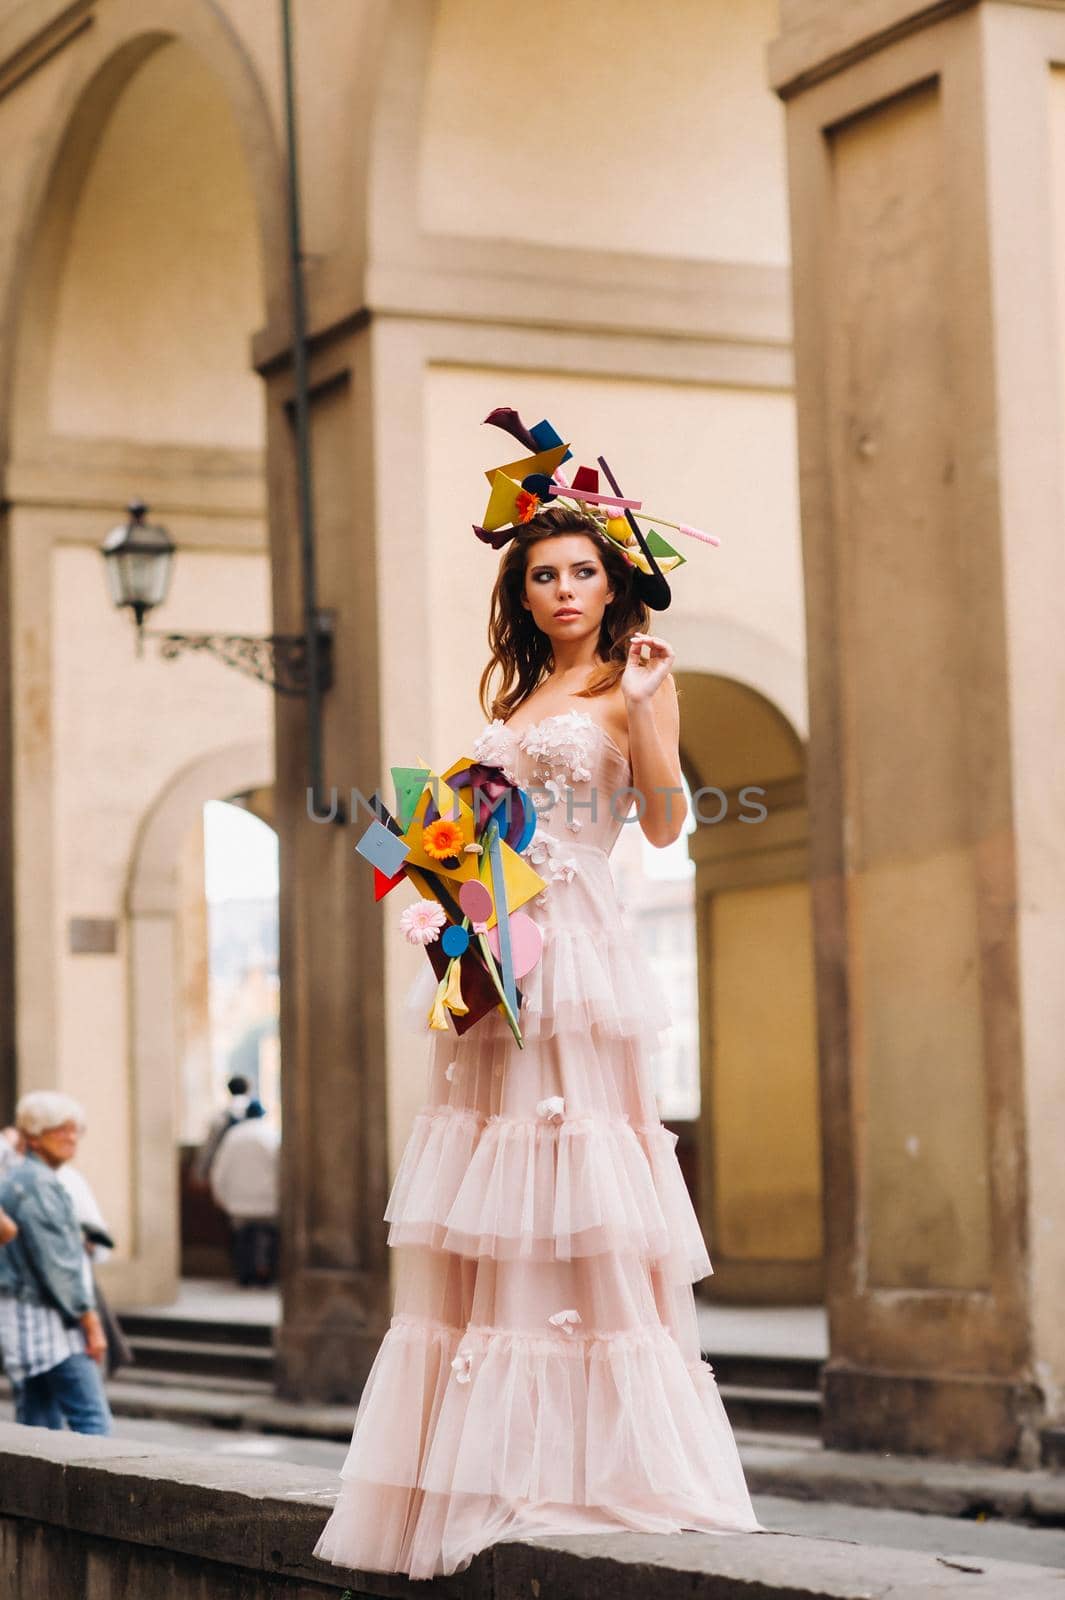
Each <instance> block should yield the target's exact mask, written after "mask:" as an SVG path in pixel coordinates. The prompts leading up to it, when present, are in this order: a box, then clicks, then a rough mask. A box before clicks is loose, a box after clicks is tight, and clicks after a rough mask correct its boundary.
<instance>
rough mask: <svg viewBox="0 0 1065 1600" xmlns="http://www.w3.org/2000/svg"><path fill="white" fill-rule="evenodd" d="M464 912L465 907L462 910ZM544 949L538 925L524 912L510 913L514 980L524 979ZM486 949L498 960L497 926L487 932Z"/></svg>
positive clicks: (542, 937)
mask: <svg viewBox="0 0 1065 1600" xmlns="http://www.w3.org/2000/svg"><path fill="white" fill-rule="evenodd" d="M462 909H463V910H465V909H466V908H465V906H463V908H462ZM543 947H544V936H543V934H542V933H541V931H540V926H539V924H538V923H536V922H534V921H533V919H532V917H527V916H526V915H525V913H524V911H512V912H511V914H510V956H511V960H512V961H513V963H514V976H515V978H524V976H525V974H526V973H527V972H531V971H532V969H533V967H535V965H536V963H537V962H538V961H539V959H540V952H541V950H542V949H543ZM488 948H489V949H490V950H491V952H492V954H493V955H494V956H495V958H496V960H497V961H498V960H499V926H498V924H497V925H496V926H495V927H494V928H489V930H488Z"/></svg>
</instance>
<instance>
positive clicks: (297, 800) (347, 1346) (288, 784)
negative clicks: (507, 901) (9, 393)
mask: <svg viewBox="0 0 1065 1600" xmlns="http://www.w3.org/2000/svg"><path fill="white" fill-rule="evenodd" d="M257 364H258V366H259V370H260V371H261V372H262V373H263V375H264V376H265V377H266V379H267V384H268V391H269V407H268V409H269V420H268V478H269V489H270V495H269V498H270V517H271V546H272V553H273V585H274V625H275V628H276V629H277V631H278V632H287V633H292V632H300V631H301V630H302V617H301V605H302V599H301V597H302V582H301V575H300V565H299V541H298V532H297V530H298V521H297V515H296V489H295V484H296V477H295V474H296V456H295V436H294V429H293V425H292V420H291V409H290V408H291V399H292V375H291V367H290V364H289V351H288V349H287V342H286V341H285V340H284V339H283V338H282V339H280V340H279V343H278V345H277V347H276V348H268V347H267V336H265V335H264V336H262V337H261V338H260V340H259V341H257ZM369 365H370V333H369V330H368V329H366V328H365V327H358V326H356V325H355V323H354V321H353V320H348V321H341V322H338V323H334V324H332V326H331V328H330V329H328V331H327V330H322V332H321V333H320V335H319V337H318V338H317V339H316V342H315V349H314V352H313V358H312V371H311V378H312V402H311V429H312V456H313V472H314V501H315V515H316V522H317V541H316V543H317V557H318V586H319V602H320V604H321V605H322V606H323V607H325V608H329V609H332V610H333V611H335V614H336V636H335V683H334V686H333V688H332V689H331V690H330V692H329V693H328V695H327V696H326V697H325V703H324V748H325V785H326V793H327V795H328V793H329V789H330V787H331V786H335V787H336V789H337V790H338V801H339V802H340V803H341V804H342V805H343V806H344V808H345V810H346V809H347V805H348V799H349V794H350V790H351V788H352V787H353V786H354V787H360V788H362V789H363V790H364V792H366V793H369V792H370V791H371V790H372V789H373V787H374V786H375V785H376V784H377V782H378V781H379V779H380V711H379V642H378V626H377V601H376V584H377V577H376V559H375V538H374V510H373V507H374V473H373V462H372V448H371V428H370V404H369V393H370V374H369ZM276 729H277V781H276V826H277V831H278V837H279V846H280V866H281V887H280V925H281V1077H282V1104H283V1108H284V1139H283V1166H282V1190H283V1194H282V1207H283V1211H282V1238H283V1265H282V1274H283V1281H282V1294H283V1307H284V1313H283V1324H282V1327H281V1330H280V1338H279V1349H278V1355H279V1365H278V1378H279V1386H280V1389H281V1391H282V1392H283V1393H286V1394H290V1395H293V1396H298V1397H301V1398H308V1399H314V1398H316V1399H322V1400H344V1399H349V1400H350V1399H354V1398H355V1397H356V1396H357V1394H358V1392H359V1390H360V1389H361V1386H362V1384H363V1382H364V1380H365V1378H366V1374H367V1372H368V1370H369V1367H370V1364H371V1362H372V1360H373V1357H374V1355H375V1353H376V1350H377V1346H378V1344H379V1343H380V1340H381V1336H382V1334H383V1332H384V1329H385V1326H386V1325H387V1320H388V1310H389V1264H388V1260H387V1250H386V1244H385V1228H384V1226H383V1224H382V1222H381V1217H382V1214H383V1212H384V1208H385V1203H386V1200H387V1181H388V1165H387V1144H386V1104H385V1102H386V1094H385V1061H386V1048H385V1045H386V1038H385V1012H384V998H383V994H384V980H383V974H384V965H383V954H382V940H383V937H384V934H383V928H384V924H385V919H384V918H383V917H382V915H381V911H380V908H379V907H376V906H375V904H374V900H373V895H372V891H371V889H370V886H369V873H368V869H367V868H366V866H365V864H364V863H363V862H362V861H361V860H359V858H358V857H356V855H355V853H354V843H355V840H356V838H357V837H358V832H359V828H356V827H345V826H342V825H337V824H331V825H329V824H325V823H316V822H314V821H312V820H311V819H310V817H309V814H308V806H307V784H308V764H307V704H306V701H304V700H297V699H287V698H284V697H282V696H278V698H277V724H276ZM359 821H360V825H361V826H364V825H365V818H364V817H363V818H361V819H359Z"/></svg>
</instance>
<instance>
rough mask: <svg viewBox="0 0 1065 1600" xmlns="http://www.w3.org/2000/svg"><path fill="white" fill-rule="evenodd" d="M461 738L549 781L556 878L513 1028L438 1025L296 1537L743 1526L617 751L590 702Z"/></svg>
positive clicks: (431, 1570)
mask: <svg viewBox="0 0 1065 1600" xmlns="http://www.w3.org/2000/svg"><path fill="white" fill-rule="evenodd" d="M474 754H475V756H476V758H477V759H478V760H480V761H483V762H486V763H491V764H494V765H498V766H502V767H503V768H504V769H505V770H506V771H507V772H508V774H509V775H510V776H512V777H513V778H514V779H515V780H516V781H518V782H519V783H524V784H541V785H545V784H546V785H547V786H548V788H549V791H550V793H552V794H555V793H558V794H559V795H560V798H559V800H558V801H557V802H556V804H555V805H554V807H553V808H552V810H551V811H550V813H549V814H545V815H542V816H541V820H540V823H539V825H538V828H537V832H536V835H535V836H534V839H533V841H532V844H531V845H530V846H529V848H528V850H527V852H526V854H527V856H528V858H529V860H530V861H531V862H532V864H533V865H534V866H535V867H536V870H537V871H538V872H539V873H540V875H541V877H543V878H544V879H545V880H547V882H548V885H549V887H548V890H547V891H546V892H545V893H544V894H542V895H540V896H538V897H537V899H536V900H535V901H533V902H532V903H531V904H530V905H528V906H527V907H526V908H525V909H526V910H527V911H529V912H530V914H531V915H533V916H535V917H536V919H537V920H538V921H539V922H540V924H541V926H542V928H543V934H544V949H543V955H542V958H541V960H540V963H539V965H538V966H537V967H536V968H535V969H534V971H533V972H532V973H530V974H529V975H528V976H527V977H526V978H525V979H524V980H522V982H521V985H520V987H521V989H522V991H523V994H524V1003H523V1006H522V1010H521V1021H522V1031H523V1034H524V1037H525V1048H524V1050H519V1049H518V1047H517V1045H516V1043H515V1041H514V1040H513V1038H512V1036H511V1034H510V1032H509V1030H508V1029H507V1026H506V1024H505V1022H504V1020H503V1018H502V1017H501V1016H500V1015H499V1014H498V1013H493V1014H492V1015H491V1016H489V1017H486V1018H484V1019H483V1020H482V1021H481V1022H479V1023H477V1025H476V1026H475V1027H474V1028H472V1029H471V1030H470V1032H469V1033H467V1034H466V1035H465V1036H464V1037H463V1038H462V1039H461V1040H460V1039H458V1038H457V1037H456V1036H455V1035H454V1033H451V1032H449V1033H447V1034H443V1033H439V1034H434V1035H433V1036H432V1039H433V1042H432V1047H431V1053H430V1065H429V1094H428V1101H427V1103H426V1105H425V1106H424V1108H423V1109H422V1111H421V1112H420V1113H419V1115H418V1117H417V1120H416V1122H415V1124H414V1128H413V1130H412V1132H411V1135H410V1139H409V1141H408V1143H407V1146H406V1149H405V1152H404V1155H403V1158H402V1161H401V1163H400V1167H399V1170H398V1172H397V1174H396V1180H395V1184H394V1187H393V1189H392V1194H391V1197H390V1199H389V1202H388V1207H387V1209H386V1212H385V1217H386V1219H387V1221H388V1222H389V1223H390V1225H391V1226H390V1231H389V1243H390V1244H391V1245H392V1246H393V1247H394V1248H395V1251H396V1255H395V1264H396V1269H397V1270H396V1277H395V1306H394V1315H393V1317H392V1321H391V1325H390V1327H389V1329H388V1331H387V1333H386V1334H385V1337H384V1339H383V1341H382V1343H381V1347H380V1349H379V1351H378V1353H377V1356H376V1359H375V1361H374V1364H373V1367H372V1369H371V1372H370V1375H369V1377H368V1379H367V1382H366V1387H365V1390H364V1393H363V1397H362V1402H361V1405H360V1407H359V1412H358V1416H357V1419H356V1423H355V1430H354V1433H353V1436H352V1441H351V1448H350V1450H349V1452H348V1456H347V1460H346V1462H345V1464H344V1467H343V1469H342V1472H341V1479H342V1482H341V1488H340V1493H339V1496H338V1499H337V1503H336V1507H335V1509H334V1511H333V1513H332V1516H331V1517H330V1519H329V1522H328V1524H327V1526H326V1528H325V1530H324V1532H323V1533H322V1536H321V1539H320V1540H319V1542H318V1544H317V1546H316V1548H315V1554H316V1555H318V1556H320V1557H322V1558H324V1559H325V1560H327V1561H331V1562H335V1563H336V1564H338V1565H341V1566H346V1567H354V1568H359V1569H363V1570H367V1569H368V1570H370V1571H381V1572H403V1573H407V1574H409V1575H410V1576H411V1577H413V1578H429V1577H432V1576H434V1575H436V1574H440V1573H451V1572H454V1571H456V1570H458V1569H460V1568H462V1567H465V1566H466V1565H468V1563H469V1562H470V1560H471V1559H472V1557H473V1556H474V1555H475V1554H476V1553H477V1551H479V1550H482V1549H484V1547H485V1546H486V1545H490V1544H494V1543H496V1542H498V1541H499V1540H502V1539H516V1538H522V1537H524V1536H527V1535H536V1534H548V1533H556V1534H560V1533H600V1532H615V1533H616V1532H618V1531H619V1530H622V1529H635V1530H639V1531H642V1532H652V1533H674V1532H679V1531H680V1530H682V1529H698V1530H702V1531H704V1532H711V1533H723V1532H739V1531H750V1530H753V1529H756V1528H757V1527H758V1523H757V1521H756V1518H755V1515H754V1512H753V1510H752V1508H751V1501H750V1497H749V1495H748V1492H747V1486H746V1483H745V1481H744V1476H743V1470H742V1467H741V1465H740V1461H739V1456H738V1454H737V1451H736V1445H735V1442H734V1440H733V1437H732V1430H731V1428H730V1427H729V1423H728V1420H727V1418H726V1416H725V1412H724V1409H723V1406H722V1403H721V1399H720V1397H719V1395H718V1391H717V1386H716V1384H715V1382H714V1379H713V1375H712V1373H711V1370H710V1368H709V1367H708V1366H707V1365H706V1363H705V1362H703V1361H702V1360H701V1359H700V1353H699V1336H698V1330H697V1326H696V1315H695V1297H694V1294H693V1291H692V1283H693V1282H694V1281H695V1280H696V1279H699V1278H702V1277H704V1276H705V1275H706V1274H707V1273H709V1272H710V1270H711V1268H710V1261H709V1259H708V1256H707V1253H706V1247H705V1245H704V1242H703V1238H702V1234H701V1233H700V1230H699V1225H698V1222H697V1221H696V1218H695V1214H694V1212H693V1210H692V1206H691V1202H690V1200H689V1198H688V1193H687V1190H686V1188H685V1185H684V1181H683V1179H682V1177H681V1173H680V1168H679V1166H678V1164H677V1158H676V1155H675V1152H674V1147H675V1143H676V1139H675V1136H674V1135H672V1134H670V1133H668V1132H667V1131H666V1129H665V1128H663V1126H662V1123H661V1120H660V1118H659V1116H658V1112H657V1109H656V1105H655V1098H654V1092H653V1088H652V1079H651V1070H650V1065H649V1061H650V1056H651V1054H652V1051H653V1048H654V1045H655V1043H656V1041H657V1038H658V1035H659V1034H660V1032H661V1031H662V1029H663V1028H664V1027H665V1026H666V1024H667V1018H666V1017H665V1015H664V1014H663V1003H662V1000H661V998H660V995H659V993H658V990H657V988H656V984H655V981H654V979H653V977H652V976H651V974H650V971H649V969H648V967H647V966H646V965H645V962H644V959H643V957H642V953H641V951H640V950H639V948H638V946H637V944H636V942H635V939H634V937H633V936H632V935H631V934H630V933H629V932H628V931H627V929H626V928H625V927H624V926H623V924H622V921H621V917H620V912H619V908H618V904H617V901H616V898H615V892H614V885H613V880H612V878H611V873H610V866H609V862H608V854H609V851H610V849H611V847H612V845H613V843H614V840H615V839H616V837H617V835H618V832H619V829H620V827H621V822H620V821H619V820H618V818H619V817H620V816H622V815H624V812H625V810H626V802H625V799H624V797H623V796H620V797H619V798H618V799H617V800H616V801H615V804H614V807H613V811H612V807H611V796H612V795H613V794H617V793H619V791H621V790H623V789H624V787H625V786H626V785H628V784H630V783H631V781H632V779H631V772H630V769H629V766H628V764H627V762H626V760H625V758H624V757H623V756H622V754H621V752H620V750H619V749H618V748H617V746H616V745H615V744H614V742H613V741H612V740H611V738H610V736H609V735H608V734H607V733H606V732H605V730H604V729H603V728H602V727H601V726H600V725H599V724H598V723H597V722H596V721H595V720H594V719H593V718H592V717H591V716H590V715H587V714H585V713H584V712H567V713H564V714H562V715H560V716H556V717H548V718H545V719H544V720H543V721H541V722H539V723H536V724H534V725H533V726H532V727H530V728H528V729H526V730H525V731H524V732H523V733H522V734H521V735H518V734H516V733H514V732H512V731H511V730H510V729H509V728H507V727H505V726H504V725H503V724H502V723H500V722H498V721H497V722H495V723H492V724H491V726H490V727H489V728H488V729H486V731H485V732H484V733H483V734H482V736H481V738H480V739H479V740H478V742H477V744H476V746H475V747H474ZM551 785H557V789H551V788H550V786H551ZM593 789H594V790H595V791H596V805H597V813H596V815H595V817H593V816H592V814H591V812H590V811H589V810H588V809H587V808H586V807H587V803H588V802H589V801H590V799H591V797H592V790H593ZM567 790H569V791H570V796H569V800H572V802H573V803H572V805H571V804H570V803H569V800H568V799H567ZM630 803H631V797H630ZM614 811H616V812H617V813H618V816H615V815H614V814H613V812H614ZM567 813H568V814H567ZM632 825H635V824H632ZM427 968H428V964H427ZM428 976H429V974H428V971H427V977H428ZM423 993H424V1011H425V1012H426V1013H427V1011H428V1007H429V1001H430V998H431V994H430V991H429V989H428V988H427V989H426V990H425V991H424V992H423Z"/></svg>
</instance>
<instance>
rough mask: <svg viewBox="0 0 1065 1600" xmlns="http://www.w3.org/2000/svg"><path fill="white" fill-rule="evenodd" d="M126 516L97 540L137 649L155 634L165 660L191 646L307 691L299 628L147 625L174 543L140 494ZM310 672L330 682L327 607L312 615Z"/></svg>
mask: <svg viewBox="0 0 1065 1600" xmlns="http://www.w3.org/2000/svg"><path fill="white" fill-rule="evenodd" d="M126 509H127V510H128V512H129V521H128V522H122V523H119V525H118V527H117V528H112V530H111V532H110V533H109V534H108V535H107V538H106V539H105V540H104V542H103V544H102V545H101V546H100V551H101V554H102V555H103V558H104V562H105V566H106V571H107V584H108V589H109V590H110V594H111V599H112V600H113V601H114V603H115V605H116V606H119V607H127V608H128V609H129V610H130V611H132V613H133V617H134V620H135V622H136V624H137V654H138V655H140V654H141V653H142V651H143V641H144V639H145V638H149V639H158V641H159V654H160V655H161V656H162V657H163V658H164V660H168V661H172V660H174V658H175V657H177V656H180V655H185V654H188V653H190V652H195V651H200V652H202V653H203V654H206V655H213V656H215V657H217V659H218V660H220V661H223V662H225V664H226V666H228V667H236V669H237V671H238V672H243V673H245V674H246V675H247V676H248V677H252V678H258V679H260V681H261V682H263V683H267V684H269V685H270V687H271V688H272V689H276V690H277V692H278V694H292V695H307V694H309V693H310V672H309V666H308V651H307V636H306V634H304V633H298V634H289V633H268V634H245V633H163V632H159V631H157V630H156V629H150V628H146V627H145V626H144V619H145V617H146V616H147V615H148V613H149V612H150V611H154V609H155V607H156V606H159V605H162V603H163V601H164V600H165V599H166V596H167V591H168V589H169V587H170V578H171V574H172V572H173V568H174V557H175V555H176V552H177V546H176V545H175V544H174V541H173V540H172V539H171V537H170V535H169V533H168V532H167V530H166V529H165V528H164V527H161V526H160V525H159V524H158V523H151V522H148V521H147V516H148V507H147V506H146V505H145V503H144V501H143V500H131V501H130V503H129V505H128V506H127V508H126ZM315 624H316V626H315V630H314V633H315V650H314V658H315V676H316V679H317V687H318V690H319V692H322V691H324V690H326V689H328V688H329V686H330V684H331V683H332V676H333V674H332V668H333V654H332V645H333V619H332V614H331V613H330V612H325V611H319V612H317V613H316V616H315Z"/></svg>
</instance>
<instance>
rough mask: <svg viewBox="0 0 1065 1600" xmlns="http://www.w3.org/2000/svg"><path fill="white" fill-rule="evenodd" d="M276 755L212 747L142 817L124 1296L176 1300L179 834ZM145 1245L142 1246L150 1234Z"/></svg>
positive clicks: (130, 947) (136, 860) (136, 878)
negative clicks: (128, 1248) (161, 1177)
mask: <svg viewBox="0 0 1065 1600" xmlns="http://www.w3.org/2000/svg"><path fill="white" fill-rule="evenodd" d="M273 776H274V774H273V752H272V751H271V749H270V748H269V746H268V745H266V744H262V743H247V744H234V745H228V746H225V747H223V748H221V749H217V750H211V751H208V752H207V753H205V754H204V755H202V756H200V757H199V758H198V759H197V760H195V761H193V762H191V763H189V764H188V765H187V766H185V767H184V768H183V769H182V770H181V771H180V772H178V773H177V774H176V775H175V776H174V778H173V779H172V781H171V782H170V783H169V784H168V785H167V787H166V788H165V789H164V790H163V791H162V793H161V794H159V795H158V796H157V797H156V800H155V802H154V803H153V805H152V806H151V807H150V808H149V810H148V811H147V813H146V815H145V817H144V819H143V822H142V824H141V827H140V830H139V833H138V836H137V842H136V845H135V847H134V850H133V855H132V858H131V862H130V871H129V879H128V885H127V892H126V906H125V910H126V917H127V951H128V966H129V978H128V994H129V1074H130V1103H131V1107H132V1112H131V1115H132V1122H133V1127H132V1139H131V1148H132V1150H133V1152H134V1166H133V1197H132V1198H133V1204H132V1214H133V1248H132V1251H131V1259H130V1260H129V1261H128V1262H121V1263H115V1264H114V1267H113V1269H112V1273H111V1275H110V1277H111V1282H112V1284H113V1285H114V1287H115V1288H116V1290H117V1292H119V1293H120V1294H121V1296H122V1298H123V1300H124V1301H125V1302H126V1303H127V1304H130V1303H137V1302H140V1303H142V1304H143V1303H159V1302H164V1301H167V1300H169V1299H172V1298H173V1295H174V1292H175V1290H176V1286H177V1282H178V1276H179V1272H178V1248H179V1239H178V1215H177V1197H176V1185H175V1184H174V1183H173V1182H171V1181H169V1178H166V1179H165V1180H164V1181H163V1182H160V1181H159V1175H160V1173H162V1174H167V1175H169V1174H171V1172H172V1169H173V1161H174V1146H175V1126H174V1082H175V1078H176V1074H177V1070H178V1031H177V1015H178V1006H177V983H178V952H177V948H176V931H177V930H176V920H177V910H178V903H177V897H178V892H179V880H178V872H177V865H178V857H179V852H180V848H181V844H182V841H183V840H184V838H185V836H186V834H187V833H188V830H189V829H190V828H191V827H192V826H193V825H194V824H195V822H196V820H197V818H198V817H199V816H200V814H201V813H202V810H203V807H204V805H205V804H206V802H207V801H208V800H215V799H225V798H228V797H230V796H233V795H237V794H245V793H247V792H248V791H250V790H261V789H265V788H267V787H269V786H270V785H271V784H272V783H273ZM149 1240H150V1241H151V1251H150V1253H148V1252H147V1251H146V1248H145V1245H146V1242H147V1241H149Z"/></svg>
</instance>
